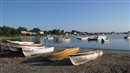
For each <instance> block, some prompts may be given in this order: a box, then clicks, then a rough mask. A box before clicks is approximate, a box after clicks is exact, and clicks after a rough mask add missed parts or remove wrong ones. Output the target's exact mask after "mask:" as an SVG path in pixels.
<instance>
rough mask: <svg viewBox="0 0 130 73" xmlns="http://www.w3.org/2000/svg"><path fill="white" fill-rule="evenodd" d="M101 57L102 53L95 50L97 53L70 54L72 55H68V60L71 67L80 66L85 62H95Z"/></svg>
mask: <svg viewBox="0 0 130 73" xmlns="http://www.w3.org/2000/svg"><path fill="white" fill-rule="evenodd" d="M102 55H103V51H102V50H97V51H90V52H84V53H77V54H72V55H69V58H70V61H71V62H72V64H73V65H80V64H83V63H85V62H89V61H92V60H95V59H96V58H98V57H100V56H102Z"/></svg>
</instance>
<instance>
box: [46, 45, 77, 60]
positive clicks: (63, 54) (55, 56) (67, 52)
mask: <svg viewBox="0 0 130 73" xmlns="http://www.w3.org/2000/svg"><path fill="white" fill-rule="evenodd" d="M78 51H79V47H77V48H68V49H65V50H63V51H60V52H57V53H55V54H53V55H51V56H48V57H47V58H48V59H49V60H52V61H56V60H61V59H64V58H66V57H68V55H70V54H75V53H77V52H78Z"/></svg>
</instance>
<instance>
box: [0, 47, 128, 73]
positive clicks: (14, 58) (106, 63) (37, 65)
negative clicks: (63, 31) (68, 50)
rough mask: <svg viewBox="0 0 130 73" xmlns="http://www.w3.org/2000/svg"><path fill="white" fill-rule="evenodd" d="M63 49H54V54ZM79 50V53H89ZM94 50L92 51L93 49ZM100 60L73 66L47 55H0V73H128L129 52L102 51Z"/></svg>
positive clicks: (67, 61)
mask: <svg viewBox="0 0 130 73" xmlns="http://www.w3.org/2000/svg"><path fill="white" fill-rule="evenodd" d="M61 49H63V48H60V47H56V48H55V51H54V52H57V51H59V50H61ZM90 50H91V49H87V48H81V49H80V51H79V52H86V51H90ZM93 50H94V49H93ZM103 52H104V54H103V56H101V57H100V58H98V59H96V60H94V61H91V62H87V63H85V64H83V65H78V66H73V65H72V64H71V62H70V60H69V59H64V60H60V61H55V62H52V61H50V60H48V59H47V58H46V56H47V55H35V56H31V57H24V56H22V55H21V54H20V53H18V52H10V53H7V54H0V73H130V51H117V50H103Z"/></svg>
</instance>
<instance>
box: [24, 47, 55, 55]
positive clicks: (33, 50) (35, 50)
mask: <svg viewBox="0 0 130 73" xmlns="http://www.w3.org/2000/svg"><path fill="white" fill-rule="evenodd" d="M53 51H54V47H22V52H23V54H24V55H25V56H31V55H36V54H45V53H51V52H53Z"/></svg>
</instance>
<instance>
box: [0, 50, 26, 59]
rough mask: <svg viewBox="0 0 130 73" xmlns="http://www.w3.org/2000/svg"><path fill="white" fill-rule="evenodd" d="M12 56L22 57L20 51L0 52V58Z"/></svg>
mask: <svg viewBox="0 0 130 73" xmlns="http://www.w3.org/2000/svg"><path fill="white" fill-rule="evenodd" d="M7 57H8V58H14V57H24V55H23V54H22V53H21V52H13V51H4V52H0V58H7Z"/></svg>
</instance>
